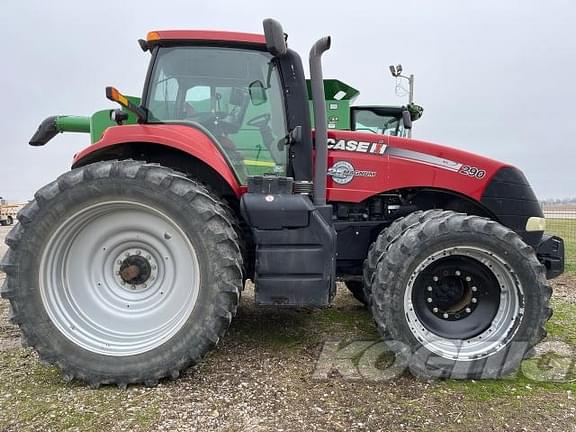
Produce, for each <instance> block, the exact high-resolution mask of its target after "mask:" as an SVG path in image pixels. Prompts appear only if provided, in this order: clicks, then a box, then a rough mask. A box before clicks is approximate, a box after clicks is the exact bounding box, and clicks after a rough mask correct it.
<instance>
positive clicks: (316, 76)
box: [310, 36, 331, 206]
mask: <svg viewBox="0 0 576 432" xmlns="http://www.w3.org/2000/svg"><path fill="white" fill-rule="evenodd" d="M330 43H331V40H330V36H326V37H323V38H322V39H319V40H318V41H317V42H316V43H315V44H314V46H313V47H312V49H311V50H310V81H311V87H312V102H313V104H314V124H315V133H314V142H315V145H316V157H315V161H314V204H315V205H316V206H324V205H326V173H327V171H328V147H327V146H328V131H327V128H326V124H327V121H326V101H325V97H324V96H325V95H324V78H323V76H322V54H324V52H325V51H328V50H329V49H330Z"/></svg>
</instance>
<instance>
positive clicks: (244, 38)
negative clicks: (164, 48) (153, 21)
mask: <svg viewBox="0 0 576 432" xmlns="http://www.w3.org/2000/svg"><path fill="white" fill-rule="evenodd" d="M146 41H147V42H148V43H149V44H154V43H158V42H162V41H171V42H179V41H182V42H184V41H206V42H233V43H234V42H236V43H247V44H257V45H265V44H266V39H265V38H264V35H261V34H256V33H240V32H230V31H216V30H157V31H151V32H149V33H148V36H147V37H146Z"/></svg>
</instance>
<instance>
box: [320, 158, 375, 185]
mask: <svg viewBox="0 0 576 432" xmlns="http://www.w3.org/2000/svg"><path fill="white" fill-rule="evenodd" d="M327 175H329V176H331V177H332V180H334V183H338V184H341V185H343V184H348V183H350V182H351V181H352V180H353V179H354V177H376V171H360V170H358V171H357V170H355V169H354V166H353V165H352V164H351V163H350V162H348V161H338V162H336V163H335V164H334V165H332V167H331V168H328V173H327Z"/></svg>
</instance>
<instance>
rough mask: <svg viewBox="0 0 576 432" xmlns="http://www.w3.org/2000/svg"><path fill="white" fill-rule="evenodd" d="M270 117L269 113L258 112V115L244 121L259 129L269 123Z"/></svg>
mask: <svg viewBox="0 0 576 432" xmlns="http://www.w3.org/2000/svg"><path fill="white" fill-rule="evenodd" d="M270 117H271V116H270V114H269V113H265V114H260V115H257V116H256V117H254V118H251V119H250V120H248V121H247V122H246V124H247V125H248V126H253V127H257V128H259V129H262V128H263V127H265V126H267V125H268V123H270Z"/></svg>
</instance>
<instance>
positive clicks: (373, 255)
mask: <svg viewBox="0 0 576 432" xmlns="http://www.w3.org/2000/svg"><path fill="white" fill-rule="evenodd" d="M443 212H444V210H425V211H424V210H418V211H415V212H414V213H410V214H409V215H407V216H404V217H402V218H399V219H397V220H395V221H394V222H392V223H391V224H390V226H389V227H387V228H385V229H383V230H382V232H381V233H380V234H379V235H378V238H377V239H376V241H375V242H374V243H372V244H371V245H370V248H369V249H368V256H367V257H366V259H365V260H364V266H363V279H364V287H363V288H364V298H366V299H367V300H368V302H370V299H371V297H372V288H371V285H372V282H373V278H374V272H375V270H376V266H377V265H378V260H380V259H382V257H383V256H384V254H386V250H387V249H388V245H390V243H391V242H392V241H394V240H395V239H396V238H398V237H399V236H401V235H402V234H403V233H404V231H406V230H407V229H408V228H410V227H411V226H412V225H416V224H421V223H423V222H424V221H426V220H428V219H434V218H435V217H439V216H441V215H442V214H443ZM366 304H368V303H366Z"/></svg>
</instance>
